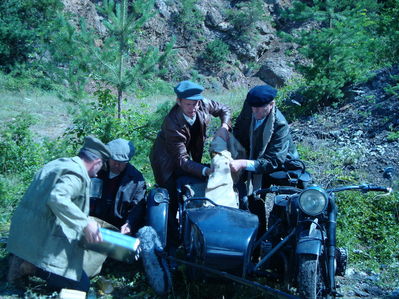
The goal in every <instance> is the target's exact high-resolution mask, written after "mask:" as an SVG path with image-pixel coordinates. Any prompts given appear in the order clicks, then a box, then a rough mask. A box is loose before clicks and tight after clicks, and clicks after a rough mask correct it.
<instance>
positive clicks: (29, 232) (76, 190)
mask: <svg viewBox="0 0 399 299" xmlns="http://www.w3.org/2000/svg"><path fill="white" fill-rule="evenodd" d="M89 184H90V178H89V175H88V173H87V170H86V168H85V165H84V163H83V161H82V160H81V159H80V158H79V157H73V158H61V159H57V160H54V161H52V162H49V163H48V164H46V165H45V166H44V167H43V168H42V169H41V170H40V171H39V172H38V173H37V174H36V175H35V177H34V179H33V181H32V183H31V184H30V186H29V188H28V190H27V191H26V193H25V194H24V196H23V198H22V199H21V202H20V203H19V206H18V207H17V209H16V211H15V213H14V215H13V217H12V220H11V227H10V235H9V239H8V244H7V249H8V251H9V252H11V253H13V254H15V255H16V256H19V257H20V258H22V259H24V260H26V261H28V262H30V263H32V264H34V265H36V266H37V267H39V268H41V269H43V270H46V271H49V272H52V273H55V274H58V275H61V276H64V277H66V278H69V279H73V280H79V279H80V278H81V275H82V266H83V252H84V250H83V248H82V247H81V246H80V245H79V240H80V238H81V236H82V231H83V229H84V228H85V227H86V225H87V223H88V216H87V215H88V213H89V203H90V201H89V189H90V188H89Z"/></svg>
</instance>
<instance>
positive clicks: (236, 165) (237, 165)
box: [230, 159, 247, 172]
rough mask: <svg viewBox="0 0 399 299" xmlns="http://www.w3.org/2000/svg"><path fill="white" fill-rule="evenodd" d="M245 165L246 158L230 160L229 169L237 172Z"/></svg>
mask: <svg viewBox="0 0 399 299" xmlns="http://www.w3.org/2000/svg"><path fill="white" fill-rule="evenodd" d="M246 167H247V160H244V159H239V160H233V161H231V162H230V169H231V171H232V172H238V171H240V170H242V169H244V168H246Z"/></svg>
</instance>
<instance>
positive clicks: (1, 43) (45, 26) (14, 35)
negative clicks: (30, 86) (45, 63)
mask: <svg viewBox="0 0 399 299" xmlns="http://www.w3.org/2000/svg"><path fill="white" fill-rule="evenodd" d="M61 9H62V3H61V1H59V0H26V1H20V0H3V1H0V66H1V70H2V71H5V72H10V71H11V70H12V69H13V67H14V66H15V65H16V64H24V63H28V62H29V61H30V60H31V59H32V58H33V57H35V56H41V55H43V54H44V53H43V52H42V50H43V48H42V46H43V43H45V42H46V41H47V36H48V35H49V34H50V32H51V31H52V30H53V28H54V25H55V24H54V22H53V20H54V18H55V16H56V15H57V13H58V12H59V11H61Z"/></svg>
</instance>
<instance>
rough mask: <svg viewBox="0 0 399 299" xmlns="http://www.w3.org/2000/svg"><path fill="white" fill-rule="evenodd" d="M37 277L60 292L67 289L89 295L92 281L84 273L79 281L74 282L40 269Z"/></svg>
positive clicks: (37, 271)
mask: <svg viewBox="0 0 399 299" xmlns="http://www.w3.org/2000/svg"><path fill="white" fill-rule="evenodd" d="M35 275H36V276H38V277H40V278H42V279H44V280H45V281H46V282H47V285H48V286H49V287H50V288H52V289H55V290H58V291H59V290H61V289H64V288H65V289H73V290H78V291H82V292H86V293H87V292H88V291H89V288H90V279H89V277H88V276H87V274H86V273H85V272H84V271H83V273H82V277H81V278H80V280H79V281H76V280H72V279H69V278H66V277H63V276H60V275H57V274H54V273H51V272H48V271H45V270H43V269H40V268H37V270H36V273H35Z"/></svg>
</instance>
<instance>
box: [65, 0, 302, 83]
mask: <svg viewBox="0 0 399 299" xmlns="http://www.w3.org/2000/svg"><path fill="white" fill-rule="evenodd" d="M62 1H63V3H64V5H65V10H66V11H68V12H71V13H72V14H74V15H75V19H77V18H78V17H83V18H84V19H85V20H86V22H87V23H88V24H89V26H91V27H92V28H95V30H96V31H97V32H98V33H99V34H100V35H104V34H106V30H105V27H104V26H103V25H102V24H101V16H100V15H98V14H97V12H96V9H95V5H96V4H97V2H98V3H99V2H101V1H94V0H92V1H90V0H62ZM194 2H195V3H194ZM235 2H237V3H238V2H239V1H223V0H202V1H179V0H156V1H155V10H154V13H155V15H154V17H153V18H152V19H151V20H150V21H149V22H148V23H147V24H146V26H145V28H144V31H143V32H142V33H141V38H139V43H140V47H142V48H147V47H148V46H157V47H158V46H159V47H161V49H162V46H164V45H165V44H166V43H168V42H170V41H171V40H172V39H173V38H174V39H175V43H174V50H175V53H176V56H175V57H176V58H175V59H176V60H175V61H174V63H173V65H172V66H171V67H170V70H169V72H168V73H169V76H171V77H172V76H173V75H178V76H179V77H183V78H184V77H187V78H191V77H192V76H193V72H194V73H195V72H196V71H197V72H198V73H199V74H201V76H203V77H202V80H203V81H204V82H208V85H209V87H210V88H212V87H213V88H216V89H219V88H228V89H230V88H234V87H238V86H248V85H254V84H256V83H259V82H262V81H261V80H263V81H264V82H266V83H269V84H270V85H273V86H282V85H284V83H285V82H286V81H287V80H288V79H290V78H292V77H293V76H295V73H294V70H293V69H292V67H290V64H291V63H293V62H294V61H293V58H290V57H288V56H286V55H285V51H286V50H287V49H290V48H292V47H293V45H290V44H286V43H284V42H283V41H281V40H280V39H279V38H278V37H277V35H276V29H275V28H274V27H273V26H272V25H271V24H272V22H276V21H278V18H279V12H280V11H281V9H283V8H285V7H287V6H289V5H290V4H291V1H290V0H276V1H261V2H259V3H261V4H260V5H261V7H243V8H241V11H240V10H237V9H235V10H233V8H237V7H234V6H235V5H239V4H237V3H235ZM190 3H191V4H190ZM184 6H185V7H184ZM234 12H235V14H234ZM241 12H243V13H244V14H246V15H250V16H251V15H253V17H252V19H251V18H248V17H244V16H243V15H240V14H239V13H241ZM244 31H245V32H244ZM218 42H222V43H223V44H221V43H218ZM212 43H213V44H212ZM215 43H216V48H213V49H214V51H215V52H216V53H213V52H212V53H211V54H209V53H208V54H207V53H206V49H207V47H209V46H210V45H213V46H214V47H215ZM221 45H222V46H223V45H227V47H228V51H227V52H223V55H225V56H223V57H222V58H223V60H225V61H224V62H223V64H219V62H218V61H212V62H213V63H209V59H208V61H207V59H206V57H205V56H206V55H212V54H215V55H216V57H211V58H212V59H214V60H215V59H220V58H221V57H220V55H222V53H221V51H220V50H221V49H225V48H223V47H222V48H217V46H221ZM218 51H219V52H218ZM208 58H209V57H208ZM166 76H168V75H166ZM165 79H168V78H165Z"/></svg>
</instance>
